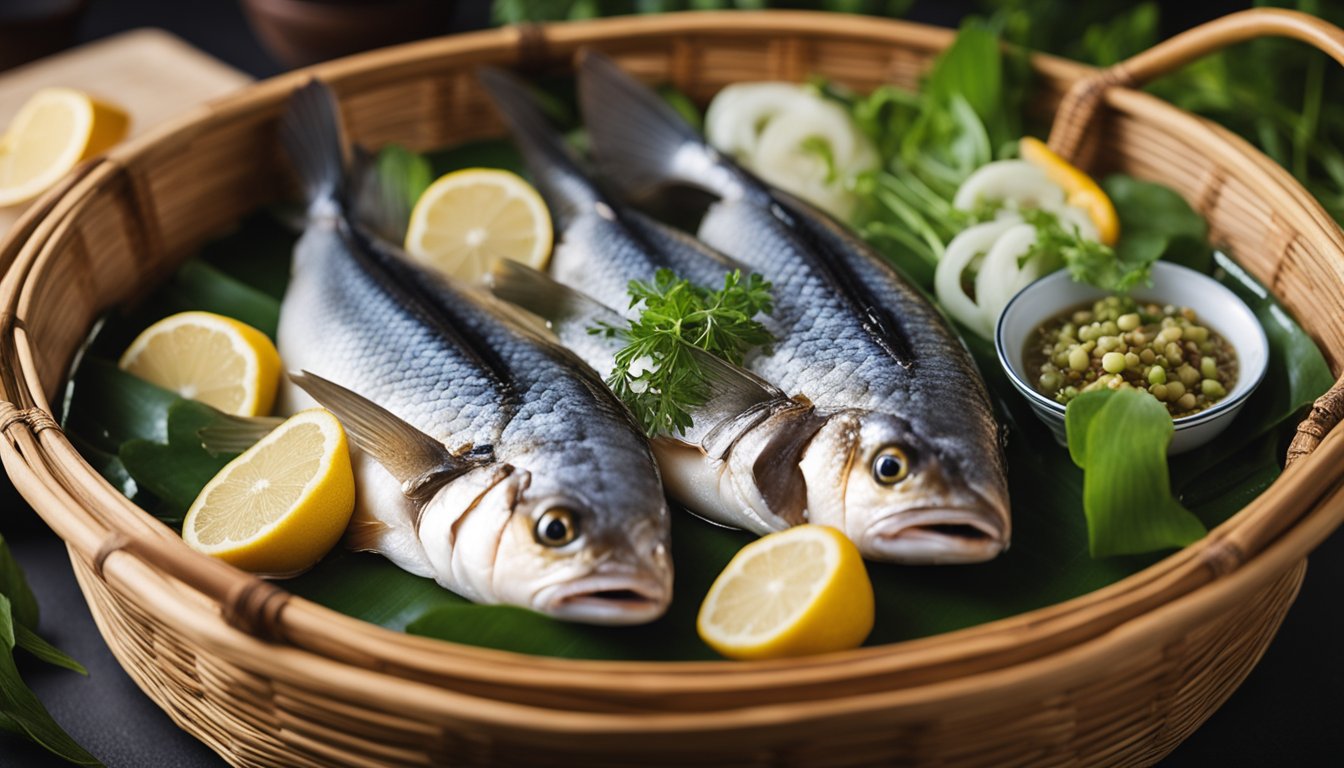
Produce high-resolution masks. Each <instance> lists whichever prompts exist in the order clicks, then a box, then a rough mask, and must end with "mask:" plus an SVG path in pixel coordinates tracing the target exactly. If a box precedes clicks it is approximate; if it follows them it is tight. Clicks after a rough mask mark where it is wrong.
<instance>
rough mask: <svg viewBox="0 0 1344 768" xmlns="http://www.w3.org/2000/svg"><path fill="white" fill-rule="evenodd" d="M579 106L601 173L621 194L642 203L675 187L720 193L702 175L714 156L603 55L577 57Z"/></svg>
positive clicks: (690, 130)
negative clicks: (689, 187) (676, 185)
mask: <svg viewBox="0 0 1344 768" xmlns="http://www.w3.org/2000/svg"><path fill="white" fill-rule="evenodd" d="M579 105H580V108H581V110H582V112H583V123H584V126H585V127H586V128H587V129H588V137H589V143H590V145H591V147H592V154H593V158H594V160H596V162H597V166H598V171H599V174H600V175H601V177H602V178H603V179H606V180H608V181H609V182H610V183H611V184H612V186H613V189H614V190H615V191H616V192H617V193H618V194H619V195H621V196H623V197H628V198H630V199H633V200H636V201H646V200H648V199H650V198H651V197H653V196H654V194H655V193H657V192H659V191H661V190H662V189H663V188H665V187H668V186H671V185H675V184H686V185H690V186H692V187H699V188H702V189H709V191H713V192H718V193H720V194H723V193H724V190H722V189H718V188H715V184H714V182H715V181H717V180H719V179H717V178H715V175H714V174H707V173H705V171H706V170H708V168H709V167H710V166H711V165H714V164H715V163H716V162H717V159H718V153H717V152H715V151H714V150H713V149H711V148H710V147H709V145H708V144H706V143H705V142H704V139H702V138H701V137H700V134H699V133H697V132H696V130H695V129H694V128H693V127H691V126H690V125H689V124H688V123H687V122H686V121H685V120H683V119H682V118H681V116H680V115H678V114H677V112H676V110H674V109H673V108H672V107H671V105H669V104H668V103H667V102H665V101H663V99H662V98H661V97H659V96H658V94H657V93H655V92H654V91H653V90H651V89H650V88H648V87H647V86H645V85H644V84H643V83H641V82H639V81H638V80H636V79H635V78H633V77H631V76H630V75H628V74H626V73H625V72H624V71H622V70H621V68H620V67H619V66H617V65H616V62H614V61H612V60H611V59H610V58H608V57H607V56H605V55H603V54H600V53H597V52H595V51H585V52H583V54H581V56H580V59H579ZM697 149H698V150H700V151H699V152H696V151H694V150H697ZM688 150H690V151H688Z"/></svg>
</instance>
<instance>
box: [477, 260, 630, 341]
mask: <svg viewBox="0 0 1344 768" xmlns="http://www.w3.org/2000/svg"><path fill="white" fill-rule="evenodd" d="M485 281H486V286H487V287H488V288H489V289H490V292H491V293H493V294H494V295H495V296H496V297H498V298H500V299H503V300H504V301H507V302H509V303H510V304H514V305H517V306H519V307H521V308H523V309H525V310H527V311H528V312H531V313H532V314H534V315H536V316H537V317H540V318H541V319H543V320H545V321H546V322H547V323H550V324H551V327H552V328H553V329H555V330H556V331H557V335H559V336H561V337H563V336H564V334H563V333H561V332H560V331H561V330H562V329H561V326H568V325H576V324H577V325H581V326H582V330H583V332H584V333H587V329H588V328H592V327H596V326H599V325H604V324H605V325H610V326H612V327H622V326H624V325H625V318H624V317H622V315H621V313H619V312H617V311H616V310H614V309H612V308H611V307H608V306H607V305H605V304H602V303H601V302H599V301H597V300H596V299H594V298H592V297H590V296H588V295H587V294H585V293H581V292H579V291H576V290H574V289H573V288H570V287H569V286H568V285H565V284H564V283H561V282H557V281H556V280H555V279H554V278H552V277H551V276H549V275H547V274H546V273H545V272H541V271H538V270H535V269H533V268H531V267H529V266H527V265H526V264H519V263H518V262H516V261H512V260H510V259H499V260H497V261H496V262H495V264H494V266H493V267H492V268H491V270H490V272H489V273H488V274H487V275H486V276H485Z"/></svg>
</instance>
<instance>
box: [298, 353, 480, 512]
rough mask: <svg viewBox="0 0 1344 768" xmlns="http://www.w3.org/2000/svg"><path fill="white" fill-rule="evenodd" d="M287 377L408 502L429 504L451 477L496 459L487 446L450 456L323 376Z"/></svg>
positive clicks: (383, 410) (436, 443) (429, 439)
mask: <svg viewBox="0 0 1344 768" xmlns="http://www.w3.org/2000/svg"><path fill="white" fill-rule="evenodd" d="M289 378H290V380H292V381H293V382H294V383H295V384H297V385H298V386H299V388H300V389H302V390H303V391H305V392H307V393H308V394H309V395H311V396H312V398H313V399H314V400H316V401H317V402H318V403H319V404H320V405H321V406H322V407H324V408H326V409H327V410H329V411H331V412H332V414H334V415H335V416H336V418H337V419H338V420H340V422H341V426H343V427H345V431H346V433H347V434H348V435H349V436H350V439H351V441H352V442H354V444H355V445H356V446H357V447H358V448H359V449H360V450H362V451H364V452H366V453H368V454H369V455H370V456H372V457H373V458H374V459H375V460H377V461H378V463H379V464H382V465H383V467H385V468H386V469H387V471H388V472H390V473H391V474H392V476H393V477H394V478H396V479H397V482H399V483H401V491H402V493H404V494H406V496H407V497H408V498H410V499H412V500H416V501H420V500H424V499H427V498H429V497H430V496H431V495H433V494H434V492H435V491H437V490H438V489H439V488H441V487H442V486H443V485H444V484H445V483H447V482H448V481H450V480H452V479H453V478H455V477H457V476H459V475H461V474H463V473H465V472H467V471H468V470H470V469H473V468H475V467H479V466H481V465H483V464H487V463H489V462H491V461H493V460H494V452H493V451H492V450H491V448H490V446H480V447H475V448H470V449H468V450H466V451H462V452H459V453H453V452H452V451H449V450H448V447H447V446H445V445H444V444H443V443H441V442H439V441H438V440H435V439H434V438H432V437H430V436H429V435H426V434H425V433H424V432H421V431H420V430H418V429H416V428H415V427H413V426H411V425H410V424H408V423H406V422H405V421H404V420H402V419H401V418H399V417H398V416H396V415H395V414H393V413H392V412H391V411H389V410H387V409H386V408H383V407H382V406H380V405H378V404H376V403H374V402H372V401H370V400H368V399H367V398H364V397H362V396H360V395H359V394H356V393H355V392H352V391H350V390H348V389H346V388H345V387H342V386H341V385H339V384H336V383H334V382H331V381H327V380H326V379H324V378H322V377H321V376H318V375H316V374H313V373H310V372H308V371H302V372H300V373H291V374H290V376H289Z"/></svg>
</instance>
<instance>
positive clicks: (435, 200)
mask: <svg viewBox="0 0 1344 768" xmlns="http://www.w3.org/2000/svg"><path fill="white" fill-rule="evenodd" d="M406 251H407V252H408V253H410V254H411V256H413V257H415V259H417V260H418V261H420V262H421V263H422V264H424V265H426V266H428V267H430V268H433V269H436V270H438V271H440V272H442V273H444V274H446V275H448V276H450V277H454V278H458V279H461V280H466V281H468V282H476V281H478V280H480V279H481V277H482V276H483V275H485V274H486V273H487V272H489V271H490V266H491V264H493V263H494V262H495V260H496V259H513V260H514V261H517V262H520V263H522V264H526V265H527V266H529V267H532V268H533V269H545V268H546V262H547V260H548V259H549V258H550V255H551V214H550V212H549V211H547V210H546V203H545V202H543V201H542V199H541V195H539V194H537V190H535V189H533V188H532V185H531V184H528V183H527V182H526V181H523V179H522V178H520V177H519V176H518V175H516V174H513V173H509V172H508V171H501V170H497V169H493V168H467V169H465V170H461V171H456V172H454V173H450V174H448V175H446V176H443V177H441V178H440V179H439V180H438V181H435V182H434V183H433V184H431V185H429V188H428V189H426V190H425V192H424V194H422V195H421V196H420V199H419V200H418V201H416V203H415V209H414V210H412V211H411V223H410V226H409V227H408V228H407V230H406Z"/></svg>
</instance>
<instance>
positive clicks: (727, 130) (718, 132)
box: [705, 83, 811, 158]
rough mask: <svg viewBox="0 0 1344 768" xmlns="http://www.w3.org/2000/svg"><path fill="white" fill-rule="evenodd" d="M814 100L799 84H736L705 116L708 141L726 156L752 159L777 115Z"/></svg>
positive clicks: (715, 101)
mask: <svg viewBox="0 0 1344 768" xmlns="http://www.w3.org/2000/svg"><path fill="white" fill-rule="evenodd" d="M810 97H811V93H809V92H808V91H807V90H806V89H805V88H803V87H802V86H800V85H797V84H796V83H735V84H733V85H730V86H727V87H726V88H724V89H723V90H721V91H719V93H718V94H717V95H716V96H715V97H714V100H713V101H711V102H710V103H709V110H708V111H707V112H706V113H705V137H706V138H708V139H709V143H710V144H712V145H714V146H715V147H717V148H718V149H719V150H721V151H723V152H727V153H728V154H730V155H734V156H736V157H739V158H751V157H754V156H755V154H756V145H757V143H758V142H759V140H760V135H761V131H762V130H764V128H765V126H766V124H768V123H769V122H770V121H771V120H772V119H773V118H774V117H775V116H776V115H778V114H779V113H780V112H783V111H786V110H788V109H789V108H790V107H791V106H793V105H795V104H797V103H799V102H801V103H803V104H807V103H808V100H809V99H810Z"/></svg>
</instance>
